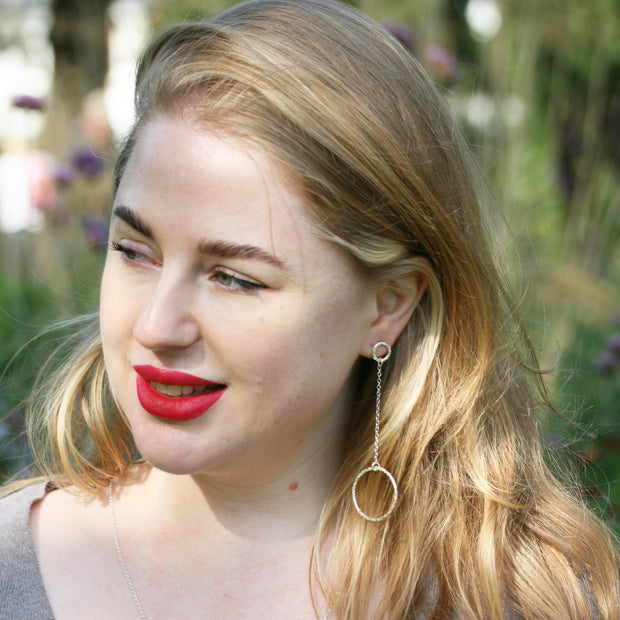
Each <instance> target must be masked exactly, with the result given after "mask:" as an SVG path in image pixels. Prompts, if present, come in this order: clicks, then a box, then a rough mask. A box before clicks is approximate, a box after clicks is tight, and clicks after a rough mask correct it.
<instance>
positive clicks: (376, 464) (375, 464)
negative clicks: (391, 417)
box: [372, 359, 383, 467]
mask: <svg viewBox="0 0 620 620" xmlns="http://www.w3.org/2000/svg"><path fill="white" fill-rule="evenodd" d="M382 366H383V360H381V359H380V360H379V361H378V362H377V404H376V405H375V458H374V459H373V461H372V467H379V418H380V416H381V367H382Z"/></svg>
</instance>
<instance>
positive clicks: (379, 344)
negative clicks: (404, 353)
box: [351, 342, 398, 522]
mask: <svg viewBox="0 0 620 620" xmlns="http://www.w3.org/2000/svg"><path fill="white" fill-rule="evenodd" d="M380 347H384V348H385V349H386V353H385V355H383V356H381V357H380V356H379V355H378V353H377V350H378V349H379V348H380ZM391 354H392V348H391V347H390V345H389V344H388V343H387V342H377V344H376V345H375V346H374V347H373V348H372V359H374V360H375V362H377V404H376V407H375V455H374V459H373V461H372V463H371V465H370V467H366V469H363V470H362V471H361V472H360V473H359V474H357V477H356V478H355V481H354V482H353V488H352V489H351V495H352V496H353V504H354V505H355V510H357V512H358V514H359V515H360V516H362V517H364V519H366V520H367V521H375V522H376V521H383V520H384V519H387V518H388V517H389V516H390V515H391V514H392V512H393V511H394V508H395V507H396V501H397V500H398V486H397V485H396V480H394V476H392V474H391V473H390V472H389V471H388V470H387V469H385V468H383V467H381V465H379V418H380V415H381V368H382V366H383V363H384V362H386V361H387V360H388V359H389V357H390V355H391ZM376 471H378V472H380V473H382V474H385V475H386V476H387V478H388V480H389V481H390V483H391V485H392V489H393V494H394V496H393V498H392V504H391V505H390V507H389V509H388V510H387V512H385V513H384V514H382V515H381V516H379V517H370V516H368V515H367V514H366V513H365V512H364V511H363V510H362V509H361V508H360V507H359V504H358V503H357V497H356V495H355V490H356V489H357V483H358V482H359V481H360V478H362V476H365V475H366V474H367V473H370V472H376Z"/></svg>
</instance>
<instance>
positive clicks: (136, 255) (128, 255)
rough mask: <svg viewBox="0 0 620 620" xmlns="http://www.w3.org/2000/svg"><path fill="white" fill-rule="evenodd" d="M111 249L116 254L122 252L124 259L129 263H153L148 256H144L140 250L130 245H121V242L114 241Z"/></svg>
mask: <svg viewBox="0 0 620 620" xmlns="http://www.w3.org/2000/svg"><path fill="white" fill-rule="evenodd" d="M110 249H111V250H113V251H114V252H120V254H121V255H122V258H123V259H124V260H126V261H129V262H142V261H150V262H153V260H152V259H151V258H149V257H148V256H147V255H146V254H143V253H142V252H140V251H139V250H136V249H134V248H132V247H131V246H130V245H127V244H125V243H121V242H119V241H113V242H112V243H111V244H110Z"/></svg>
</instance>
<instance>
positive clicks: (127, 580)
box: [108, 482, 147, 620]
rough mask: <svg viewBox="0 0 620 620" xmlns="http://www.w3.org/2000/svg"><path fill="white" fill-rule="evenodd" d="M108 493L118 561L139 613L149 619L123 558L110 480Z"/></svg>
mask: <svg viewBox="0 0 620 620" xmlns="http://www.w3.org/2000/svg"><path fill="white" fill-rule="evenodd" d="M108 494H109V496H110V515H111V516H112V531H113V533H114V546H115V547H116V555H117V556H118V561H119V562H120V563H121V568H122V569H123V575H125V581H126V582H127V585H128V586H129V591H130V592H131V596H133V600H134V602H135V603H136V607H137V608H138V614H139V615H140V618H142V620H147V618H146V614H145V613H144V610H143V609H142V604H141V603H140V599H139V598H138V593H137V592H136V589H135V587H134V585H133V581H132V580H131V576H130V574H129V570H128V568H127V564H125V560H124V559H123V554H122V553H121V546H120V544H119V542H118V531H117V530H116V513H115V512H114V494H113V493H112V482H110V486H109V487H108Z"/></svg>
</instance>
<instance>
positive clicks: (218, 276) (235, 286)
mask: <svg viewBox="0 0 620 620" xmlns="http://www.w3.org/2000/svg"><path fill="white" fill-rule="evenodd" d="M212 277H213V278H214V279H215V280H216V281H217V283H218V284H220V285H221V286H224V287H226V288H230V289H232V290H238V291H243V292H245V293H254V292H256V291H258V290H259V289H262V288H267V287H266V286H265V285H264V284H259V283H258V282H255V281H253V280H246V279H244V278H240V277H239V276H235V275H233V274H232V273H228V272H227V271H223V270H221V269H218V270H216V271H215V272H214V274H213V276H212ZM223 279H226V280H228V283H226V282H223V281H222V280H223Z"/></svg>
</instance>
